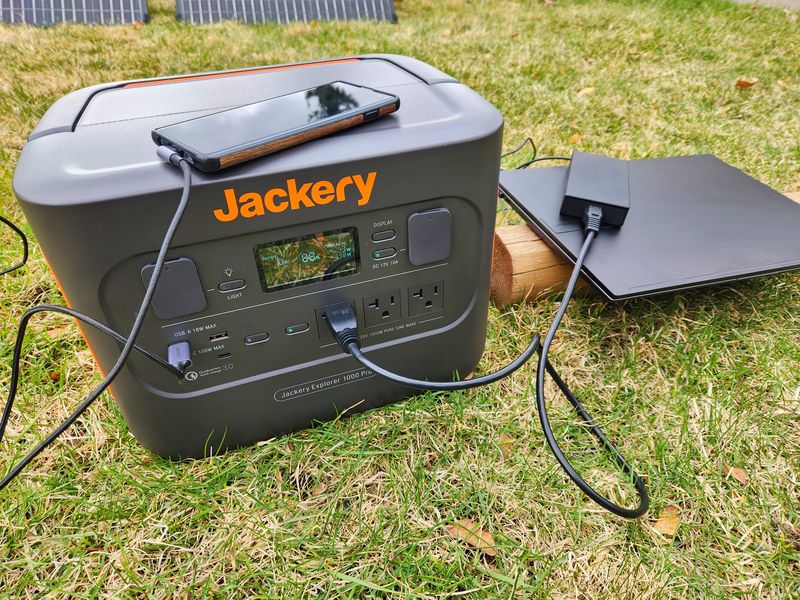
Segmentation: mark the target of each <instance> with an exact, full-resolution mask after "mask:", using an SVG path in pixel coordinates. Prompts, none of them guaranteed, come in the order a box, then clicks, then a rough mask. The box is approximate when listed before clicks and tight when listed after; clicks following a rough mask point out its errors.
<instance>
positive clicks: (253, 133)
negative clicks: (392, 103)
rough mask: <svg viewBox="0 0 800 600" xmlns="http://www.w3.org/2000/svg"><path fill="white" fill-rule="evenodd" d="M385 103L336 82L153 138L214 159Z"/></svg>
mask: <svg viewBox="0 0 800 600" xmlns="http://www.w3.org/2000/svg"><path fill="white" fill-rule="evenodd" d="M389 98H392V96H390V95H389V94H383V93H380V92H377V91H375V90H371V89H368V88H363V87H358V86H355V85H351V84H349V83H344V82H342V81H336V82H333V83H328V84H325V85H321V86H319V87H315V88H311V89H308V90H303V91H300V92H294V93H291V94H287V95H285V96H278V97H277V98H270V99H269V100H262V101H260V102H255V103H253V104H246V105H244V106H239V107H237V108H232V109H229V110H224V111H221V112H218V113H214V114H211V115H206V116H204V117H199V118H197V119H191V120H189V121H183V122H182V123H176V124H175V125H169V126H167V127H162V128H159V129H158V130H157V133H159V134H162V135H164V136H166V137H168V138H169V139H171V140H173V141H174V142H175V143H178V144H180V145H181V146H183V147H186V148H188V149H190V150H193V151H195V152H197V153H200V154H214V153H217V152H220V151H223V150H227V149H232V148H236V147H239V146H244V145H247V144H249V143H252V142H254V141H256V140H260V139H263V138H268V137H270V136H274V135H277V134H280V133H283V132H286V131H291V130H293V129H297V128H298V127H302V126H304V125H309V124H313V123H316V122H318V121H322V120H324V119H327V118H329V117H335V116H337V115H340V114H342V113H344V112H350V111H354V110H357V109H359V108H364V107H367V106H371V105H374V104H377V103H379V102H381V101H385V100H387V99H389Z"/></svg>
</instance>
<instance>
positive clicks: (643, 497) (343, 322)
mask: <svg viewBox="0 0 800 600" xmlns="http://www.w3.org/2000/svg"><path fill="white" fill-rule="evenodd" d="M543 158H544V157H543ZM602 220H603V212H602V210H601V209H600V208H599V207H596V206H589V207H587V209H586V212H585V214H584V229H585V232H586V237H585V239H584V242H583V245H582V247H581V251H580V252H579V254H578V258H577V260H576V261H575V268H574V269H573V271H572V275H571V276H570V279H569V283H568V284H567V288H566V291H565V292H564V298H563V299H562V301H561V306H560V307H559V309H558V312H557V313H556V316H555V318H554V319H553V323H552V324H551V325H550V329H549V330H548V332H547V335H546V336H545V339H544V343H542V345H541V346H540V345H539V340H540V337H539V334H538V333H537V334H534V336H533V340H532V341H531V343H530V344H529V345H528V347H527V348H526V349H525V350H524V351H523V353H522V354H520V356H519V357H517V358H516V359H515V360H514V361H513V362H511V363H509V364H508V365H507V366H505V367H503V368H502V369H500V370H499V371H496V372H495V373H491V374H489V375H485V376H483V377H477V378H475V379H469V380H466V381H453V382H446V381H425V380H422V379H411V378H409V377H405V376H403V375H399V374H397V373H393V372H392V371H389V370H388V369H385V368H383V367H381V366H380V365H377V364H375V362H373V361H372V360H370V359H369V358H368V357H367V356H366V355H365V354H364V352H363V351H362V350H361V343H360V341H359V336H358V323H357V321H356V315H355V312H354V310H353V307H352V305H351V304H350V303H349V302H345V303H342V304H337V305H335V306H333V307H331V308H330V309H329V310H327V311H326V312H325V318H326V321H327V323H328V326H329V327H330V329H331V332H332V333H333V336H334V337H335V338H336V341H337V342H338V343H339V345H340V346H341V348H342V349H343V350H344V351H345V352H346V353H348V354H350V355H351V356H352V357H353V358H355V359H356V360H357V361H358V362H359V363H360V364H361V365H362V366H364V367H366V368H368V369H371V370H372V371H374V372H375V373H377V374H378V375H381V376H382V377H384V378H386V379H388V380H390V381H393V382H395V383H399V384H401V385H407V386H411V387H415V388H418V389H424V390H432V391H442V390H463V389H469V388H475V387H478V386H481V385H486V384H488V383H492V382H494V381H497V380H498V379H501V378H503V377H505V376H506V375H509V374H510V373H513V372H514V371H516V370H517V369H519V368H520V367H521V366H522V365H523V364H525V362H527V360H528V359H529V358H530V357H531V355H532V354H533V353H534V352H535V351H537V350H538V351H539V364H538V368H537V371H536V408H537V411H538V413H539V421H540V422H541V425H542V431H543V432H544V436H545V440H546V441H547V444H548V446H549V447H550V449H551V450H552V452H553V454H554V455H555V457H556V460H557V461H558V463H559V465H561V468H563V469H564V471H566V473H567V475H568V476H569V478H570V479H572V481H573V482H574V483H575V484H576V485H577V486H578V488H580V489H581V491H583V492H584V493H585V494H586V495H587V496H589V498H591V499H592V500H593V501H594V502H596V503H597V504H599V505H600V506H602V507H603V508H605V509H606V510H608V511H610V512H612V513H614V514H616V515H619V516H620V517H625V518H627V519H635V518H638V517H641V516H642V515H644V514H645V513H646V512H647V510H648V508H649V506H650V499H649V496H648V494H647V489H646V488H645V485H644V481H643V480H642V478H641V477H640V476H639V475H638V474H637V473H636V472H635V471H634V470H633V468H632V467H631V466H630V465H629V464H628V462H627V461H626V460H625V458H624V457H623V456H622V454H621V453H620V452H619V450H617V447H616V446H615V445H614V444H613V443H612V442H611V441H610V440H609V439H608V438H606V436H605V434H604V433H603V430H602V429H600V427H599V426H598V425H597V424H596V423H595V422H594V419H592V417H591V416H590V415H589V413H588V412H587V411H586V409H585V408H584V407H583V405H582V404H581V402H580V400H578V398H577V397H576V396H575V395H574V394H573V393H572V391H571V390H570V389H569V387H568V386H567V385H566V383H564V381H563V380H562V379H561V377H560V376H559V375H558V373H557V372H556V370H555V369H554V368H553V366H552V365H551V364H550V362H549V360H548V359H547V355H548V352H549V350H550V345H551V344H552V342H553V338H554V337H555V334H556V331H557V330H558V326H559V324H560V323H561V320H562V319H563V317H564V313H566V311H567V306H568V305H569V302H570V300H571V299H572V296H573V294H574V293H575V286H576V285H577V282H578V276H579V275H580V272H581V268H582V267H583V263H584V261H585V260H586V256H587V254H588V253H589V249H590V248H591V246H592V242H593V241H594V239H595V237H596V236H597V233H598V232H599V231H600V225H601V223H602ZM545 373H547V374H549V375H550V376H551V377H552V378H553V381H555V383H556V385H557V386H558V388H559V390H561V392H562V393H563V394H564V395H565V396H566V398H567V400H569V402H570V403H571V404H572V406H573V407H574V408H575V410H576V411H577V413H578V414H579V415H580V417H581V419H583V421H584V422H585V423H586V424H587V425H588V426H589V429H590V430H591V432H592V433H593V434H594V436H595V437H596V438H597V439H598V440H600V442H601V443H602V444H603V446H604V447H605V448H606V450H608V451H609V453H610V454H611V456H612V457H613V458H614V461H615V462H616V463H617V465H619V466H620V468H621V469H622V470H623V471H624V472H625V473H626V474H628V475H630V477H631V479H632V481H633V484H634V486H635V487H636V492H637V494H638V496H639V504H638V506H637V507H636V508H633V509H630V508H625V507H623V506H620V505H618V504H615V503H614V502H612V501H611V500H609V499H607V498H605V497H604V496H602V495H601V494H600V493H599V492H597V491H596V490H595V489H594V488H593V487H591V486H590V485H589V484H588V483H587V482H586V481H585V480H584V479H583V478H582V477H581V476H580V474H578V472H577V471H576V470H575V468H574V467H573V466H572V464H571V463H570V462H569V461H568V460H567V458H566V456H564V453H563V451H562V450H561V447H560V446H559V445H558V442H557V441H556V439H555V435H554V434H553V429H552V427H551V425H550V419H549V417H548V415H547V408H546V406H545V396H544V377H545Z"/></svg>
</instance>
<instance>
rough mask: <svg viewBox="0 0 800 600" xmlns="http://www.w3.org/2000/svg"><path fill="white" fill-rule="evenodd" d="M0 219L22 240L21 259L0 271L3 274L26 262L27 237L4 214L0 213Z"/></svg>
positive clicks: (20, 266) (18, 267)
mask: <svg viewBox="0 0 800 600" xmlns="http://www.w3.org/2000/svg"><path fill="white" fill-rule="evenodd" d="M0 221H1V222H3V223H5V224H6V226H7V227H8V228H9V229H11V231H13V232H14V233H16V234H17V237H19V239H20V241H21V242H22V259H21V260H20V261H19V262H18V263H17V264H15V265H12V266H10V267H8V268H7V269H3V270H2V271H0V275H5V274H6V273H11V271H16V270H17V269H21V268H22V267H24V266H25V263H26V262H28V238H27V237H26V236H25V233H24V232H23V231H22V230H21V229H20V228H19V227H17V226H16V225H14V223H12V222H11V221H9V220H8V219H6V218H5V217H4V216H2V215H0Z"/></svg>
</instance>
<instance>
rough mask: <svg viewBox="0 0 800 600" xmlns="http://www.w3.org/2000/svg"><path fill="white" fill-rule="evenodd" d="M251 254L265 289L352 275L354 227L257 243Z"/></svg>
mask: <svg viewBox="0 0 800 600" xmlns="http://www.w3.org/2000/svg"><path fill="white" fill-rule="evenodd" d="M254 253H255V257H256V263H257V265H258V273H259V276H260V279H261V287H262V288H263V289H264V291H265V292H274V291H277V290H283V289H286V288H292V287H297V286H299V285H305V284H307V283H315V282H317V281H327V280H329V279H335V278H337V277H346V276H348V275H355V274H356V273H358V269H359V252H358V232H357V231H356V228H355V227H348V228H345V229H337V230H335V231H326V232H323V233H313V234H311V235H304V236H301V237H296V238H291V239H287V240H279V241H277V242H269V243H268V244H259V245H258V246H256V247H255V248H254Z"/></svg>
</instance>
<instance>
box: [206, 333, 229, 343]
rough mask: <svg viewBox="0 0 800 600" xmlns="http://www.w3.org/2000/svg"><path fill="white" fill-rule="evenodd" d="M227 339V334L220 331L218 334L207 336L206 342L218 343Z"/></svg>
mask: <svg viewBox="0 0 800 600" xmlns="http://www.w3.org/2000/svg"><path fill="white" fill-rule="evenodd" d="M227 339H228V332H227V331H221V332H220V333H213V334H211V335H210V336H208V340H209V341H211V342H219V341H220V340H227Z"/></svg>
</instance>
